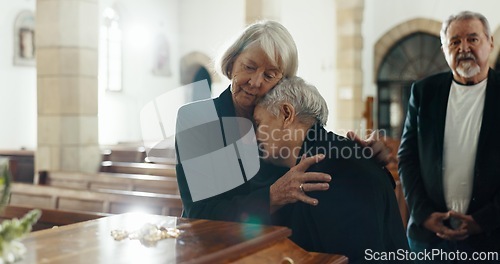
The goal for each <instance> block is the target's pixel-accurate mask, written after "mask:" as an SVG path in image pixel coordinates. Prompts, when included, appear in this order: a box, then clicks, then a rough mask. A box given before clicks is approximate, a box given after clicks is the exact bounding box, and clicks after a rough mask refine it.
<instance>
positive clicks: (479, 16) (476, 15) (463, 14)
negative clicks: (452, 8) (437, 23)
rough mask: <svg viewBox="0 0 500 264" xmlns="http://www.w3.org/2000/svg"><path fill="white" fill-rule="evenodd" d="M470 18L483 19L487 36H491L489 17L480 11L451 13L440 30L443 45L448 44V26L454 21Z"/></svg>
mask: <svg viewBox="0 0 500 264" xmlns="http://www.w3.org/2000/svg"><path fill="white" fill-rule="evenodd" d="M469 19H478V20H479V21H481V23H482V24H483V28H484V34H486V37H487V38H488V39H489V38H490V36H491V28H490V23H489V22H488V19H486V17H485V16H483V15H482V14H480V13H476V12H472V11H462V12H460V13H458V14H456V15H451V16H450V17H448V19H446V20H445V21H444V22H443V25H442V26H441V32H440V35H441V45H445V44H447V43H446V42H447V39H446V33H447V32H448V28H449V27H450V24H451V23H452V22H453V21H460V20H469Z"/></svg>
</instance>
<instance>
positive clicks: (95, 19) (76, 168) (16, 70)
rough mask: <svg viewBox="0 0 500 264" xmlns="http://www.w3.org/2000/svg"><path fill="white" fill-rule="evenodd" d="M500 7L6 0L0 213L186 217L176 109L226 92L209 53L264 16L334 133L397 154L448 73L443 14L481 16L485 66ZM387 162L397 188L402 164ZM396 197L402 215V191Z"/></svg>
mask: <svg viewBox="0 0 500 264" xmlns="http://www.w3.org/2000/svg"><path fill="white" fill-rule="evenodd" d="M494 7H500V4H499V3H498V2H497V1H494V0H477V1H473V2H471V1H466V0H454V1H452V0H444V1H434V0H420V1H410V0H315V1H310V0H266V1H264V0H217V1H216V0H208V1H207V0H142V1H135V0H16V1H7V0H3V1H0V18H1V22H2V23H0V34H1V35H2V43H3V45H1V46H0V80H2V84H1V86H0V98H1V103H0V123H1V124H2V125H1V126H0V127H1V129H0V158H2V159H3V160H5V161H6V163H8V164H9V170H10V174H11V178H12V183H11V189H10V201H9V208H8V210H6V211H4V212H3V215H2V216H1V217H2V218H3V219H8V218H12V217H19V214H21V213H24V212H26V210H27V209H26V208H41V209H42V210H43V215H42V218H41V219H40V221H39V223H38V225H36V226H35V227H34V228H35V230H39V229H46V228H49V227H51V226H54V225H58V226H59V225H60V226H62V225H66V224H72V223H75V222H80V221H87V220H91V219H97V218H100V217H103V216H104V217H106V216H110V215H116V214H123V213H126V212H130V211H133V210H139V211H142V212H147V213H151V214H155V215H165V216H175V217H179V216H180V215H181V211H182V202H181V200H180V196H179V191H178V187H177V181H176V177H175V176H176V173H175V150H174V141H173V138H174V133H175V118H176V113H177V109H178V107H180V106H181V105H183V104H186V103H190V102H192V101H196V100H199V99H205V98H210V97H216V96H218V95H219V94H220V93H221V92H222V91H223V90H224V89H225V88H227V87H228V85H229V84H230V81H229V80H228V79H227V78H226V77H224V76H222V75H220V74H219V73H217V72H216V70H215V69H214V63H213V59H214V58H215V57H216V56H217V55H218V53H219V52H220V51H221V48H223V47H224V45H225V44H226V42H227V41H228V40H230V39H231V38H232V37H233V36H234V35H235V34H236V33H237V32H239V31H240V30H241V29H243V28H244V27H245V26H246V25H248V24H250V23H252V22H254V21H258V20H264V19H269V20H276V21H278V22H280V23H282V24H283V25H284V26H285V27H286V28H287V29H288V30H289V31H290V33H291V35H292V36H293V38H294V40H295V41H296V44H297V48H298V51H299V69H298V74H297V75H298V76H300V77H302V78H304V79H305V80H306V81H308V82H310V83H312V84H313V85H315V86H316V87H317V88H318V90H319V91H320V93H321V94H322V96H323V97H324V98H325V100H326V102H327V104H328V107H329V111H330V115H329V117H328V122H327V129H329V130H331V131H335V132H336V133H338V134H340V135H345V134H346V132H347V131H350V130H351V131H354V132H356V133H357V134H358V135H360V136H362V137H364V136H366V135H367V134H369V132H370V131H372V130H373V129H380V130H382V132H383V134H382V135H383V139H382V140H384V141H385V142H386V144H387V145H388V146H390V148H391V150H392V151H393V152H394V154H393V156H394V157H395V152H396V151H397V148H398V145H399V138H400V137H401V133H402V124H403V120H404V118H405V112H406V107H407V101H408V98H409V95H410V94H409V92H410V86H411V84H412V83H413V82H414V81H416V80H419V79H421V78H423V77H426V76H429V75H431V74H434V73H438V72H442V71H449V68H448V65H447V64H446V61H445V59H444V56H443V53H442V51H441V43H440V39H439V31H440V27H441V22H442V21H443V20H444V19H445V18H447V17H448V16H449V15H450V14H452V13H456V12H459V11H462V10H471V11H476V12H480V13H482V14H484V15H485V16H486V17H487V18H488V19H489V22H490V25H491V30H492V34H493V37H494V41H495V47H494V49H493V52H492V56H491V57H490V67H491V68H493V69H497V68H499V66H498V65H499V64H500V61H499V60H498V58H499V53H500V44H499V42H498V41H499V40H500V16H498V15H497V12H496V11H497V9H496V8H494ZM200 82H201V84H202V86H203V87H202V88H199V87H198V86H199V85H194V84H193V83H198V84H200ZM203 89H205V90H204V91H201V90H203ZM159 142H163V144H164V145H165V146H164V147H165V150H166V154H164V159H163V160H161V161H156V160H154V159H153V157H151V156H150V155H148V154H149V151H150V150H151V149H152V148H153V146H154V145H155V144H158V143H159ZM388 167H389V169H390V170H391V173H392V174H393V177H394V179H395V180H396V182H397V183H398V182H399V181H398V175H397V160H395V158H394V160H393V161H392V162H391V163H390V164H389V165H388ZM396 196H397V198H398V202H399V203H400V210H401V215H402V218H403V220H404V221H406V220H407V218H408V212H407V209H406V207H405V201H404V197H403V194H402V190H401V187H400V186H399V187H397V188H396ZM63 212H64V216H62V215H63ZM269 232H271V231H269ZM249 263H250V262H249ZM283 263H285V262H283ZM287 263H293V262H287Z"/></svg>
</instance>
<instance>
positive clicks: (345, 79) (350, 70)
mask: <svg viewBox="0 0 500 264" xmlns="http://www.w3.org/2000/svg"><path fill="white" fill-rule="evenodd" d="M363 10H364V0H336V11H337V14H336V15H337V63H336V67H337V74H336V83H337V84H336V87H337V102H336V104H335V108H334V110H333V111H332V112H333V114H334V115H335V120H336V122H337V124H336V129H338V130H342V131H345V130H358V129H359V128H360V124H361V119H362V113H363V100H362V89H363V70H362V65H361V57H362V50H363V36H362V32H361V23H362V22H363ZM356 132H357V133H358V134H359V132H358V131H356ZM361 134H363V133H361Z"/></svg>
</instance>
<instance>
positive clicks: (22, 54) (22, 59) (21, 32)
mask: <svg viewBox="0 0 500 264" xmlns="http://www.w3.org/2000/svg"><path fill="white" fill-rule="evenodd" d="M14 64H15V65H27V66H34V65H35V15H34V14H33V12H32V11H29V10H24V11H22V12H21V13H19V15H17V17H16V21H15V22H14Z"/></svg>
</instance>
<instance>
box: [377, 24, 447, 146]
mask: <svg viewBox="0 0 500 264" xmlns="http://www.w3.org/2000/svg"><path fill="white" fill-rule="evenodd" d="M447 70H450V69H449V67H448V64H447V63H446V60H445V58H444V55H443V53H442V52H441V42H440V39H439V37H437V36H434V35H431V34H427V33H421V32H417V33H413V34H411V35H408V36H407V37H405V38H403V39H401V40H400V41H399V42H397V43H396V44H395V45H394V46H393V47H392V48H391V50H390V51H389V52H388V54H387V55H386V56H385V57H384V59H383V62H382V64H381V66H380V68H379V72H378V75H377V89H378V128H379V129H382V130H384V131H385V132H386V134H387V136H389V137H392V138H400V137H401V133H402V127H403V122H404V119H405V115H406V110H407V107H408V99H409V97H410V88H411V84H412V83H413V82H414V81H416V80H419V79H422V78H424V77H427V76H430V75H432V74H435V73H438V72H442V71H447Z"/></svg>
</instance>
